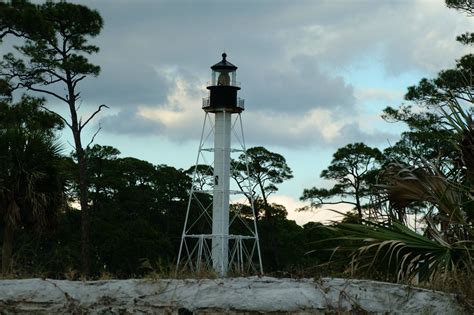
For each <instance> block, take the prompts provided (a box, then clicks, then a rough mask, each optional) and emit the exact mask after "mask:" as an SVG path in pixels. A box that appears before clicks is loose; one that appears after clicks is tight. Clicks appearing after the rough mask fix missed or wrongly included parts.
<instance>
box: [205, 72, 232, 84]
mask: <svg viewBox="0 0 474 315" xmlns="http://www.w3.org/2000/svg"><path fill="white" fill-rule="evenodd" d="M236 78H237V73H236V71H235V70H234V71H229V70H213V71H212V81H211V85H231V86H236V85H237V81H236Z"/></svg>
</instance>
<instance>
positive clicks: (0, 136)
mask: <svg viewBox="0 0 474 315" xmlns="http://www.w3.org/2000/svg"><path fill="white" fill-rule="evenodd" d="M38 105H40V102H39V101H38V100H36V99H32V98H23V99H22V101H21V102H20V103H19V104H16V105H9V104H6V103H1V104H0V109H1V110H2V112H1V114H0V216H1V217H0V219H1V220H0V224H1V226H2V230H3V243H2V273H3V274H5V273H9V272H10V268H11V258H12V250H13V235H14V231H15V230H16V229H18V228H20V227H23V228H29V227H32V228H36V229H39V228H42V227H45V226H46V225H47V224H48V223H49V222H51V219H52V218H54V217H55V214H56V213H57V211H58V209H60V208H61V207H62V206H63V205H64V198H63V187H62V183H61V181H60V179H59V175H58V168H57V162H58V158H59V152H60V146H59V145H58V143H57V142H56V141H55V140H54V137H53V134H52V130H51V129H52V127H54V126H56V124H55V122H54V117H50V114H47V113H46V114H45V113H44V112H41V111H39V110H38Z"/></svg>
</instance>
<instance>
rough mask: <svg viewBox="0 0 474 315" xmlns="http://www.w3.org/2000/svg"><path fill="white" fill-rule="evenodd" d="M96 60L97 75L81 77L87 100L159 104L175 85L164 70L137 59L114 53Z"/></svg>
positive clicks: (114, 105) (115, 104)
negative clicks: (98, 71)
mask: <svg viewBox="0 0 474 315" xmlns="http://www.w3.org/2000/svg"><path fill="white" fill-rule="evenodd" d="M98 64H100V66H101V68H102V71H101V74H100V76H99V77H98V78H95V79H93V78H89V79H87V80H85V81H84V84H83V85H82V86H81V87H80V89H81V90H82V91H83V93H82V94H83V99H84V100H86V101H87V102H88V103H97V104H103V103H104V104H107V105H108V106H109V107H111V108H114V109H115V108H123V107H136V106H137V105H152V104H163V103H164V102H165V101H166V97H167V95H168V94H169V93H170V91H171V90H172V89H173V88H174V85H175V82H174V81H173V78H172V77H169V76H168V75H167V73H166V72H165V71H164V70H162V69H155V68H154V67H153V65H152V64H144V63H142V62H141V61H138V60H127V59H126V58H124V57H115V58H111V59H109V60H106V61H102V62H100V63H98Z"/></svg>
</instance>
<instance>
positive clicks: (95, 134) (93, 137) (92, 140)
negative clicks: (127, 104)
mask: <svg viewBox="0 0 474 315" xmlns="http://www.w3.org/2000/svg"><path fill="white" fill-rule="evenodd" d="M101 129H102V127H100V126H99V128H98V129H97V131H96V132H95V133H94V135H93V136H92V139H91V141H90V142H89V143H88V144H87V146H86V148H88V147H89V146H90V145H91V144H92V143H93V142H94V139H95V137H96V136H97V134H98V133H99V131H100V130H101Z"/></svg>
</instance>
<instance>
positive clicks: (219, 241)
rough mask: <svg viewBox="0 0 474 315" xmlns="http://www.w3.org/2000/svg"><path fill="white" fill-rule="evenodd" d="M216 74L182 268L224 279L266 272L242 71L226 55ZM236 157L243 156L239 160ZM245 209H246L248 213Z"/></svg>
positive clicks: (194, 182)
mask: <svg viewBox="0 0 474 315" xmlns="http://www.w3.org/2000/svg"><path fill="white" fill-rule="evenodd" d="M211 70H212V72H211V81H210V82H208V85H207V89H208V90H209V96H208V97H206V98H204V99H203V100H202V109H203V111H204V123H203V128H202V131H201V140H200V145H199V149H198V157H197V159H196V164H195V168H194V172H193V175H192V185H191V189H190V192H189V201H188V207H187V211H186V218H185V222H184V228H183V233H182V237H181V243H180V249H179V253H178V264H177V270H178V271H179V270H182V269H187V270H188V271H191V272H197V273H199V272H202V271H205V270H213V271H214V272H215V273H217V274H218V275H219V276H221V277H224V276H226V275H227V274H228V272H229V271H230V270H232V271H233V272H238V273H262V272H263V269H262V261H261V254H260V245H259V239H258V232H257V224H256V216H255V209H254V203H253V193H252V191H251V186H252V183H251V179H250V176H249V169H248V163H247V162H246V161H247V159H246V148H245V140H244V128H243V126H242V118H241V113H242V112H243V111H244V109H245V107H244V100H243V99H241V98H239V97H238V91H239V90H240V89H241V87H240V83H239V82H237V80H236V77H237V75H236V71H237V67H236V66H235V65H233V64H232V63H230V62H229V61H228V60H227V54H226V53H223V54H222V60H221V61H219V62H218V63H216V64H215V65H213V66H211ZM233 154H238V159H235V158H233V157H232V155H233ZM210 161H212V162H210ZM242 161H243V162H244V164H245V165H242ZM239 164H240V165H239ZM237 169H238V170H237ZM237 172H239V174H240V175H239V179H240V181H239V185H238V187H237V188H236V187H233V183H232V180H231V177H233V176H232V175H235V174H237ZM242 173H244V176H242ZM242 209H246V211H245V215H242ZM249 209H250V215H249Z"/></svg>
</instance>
